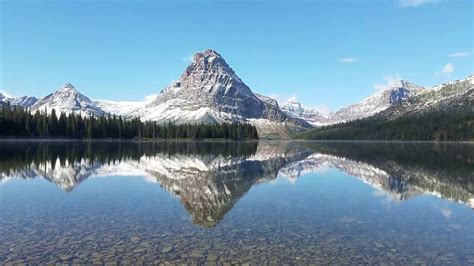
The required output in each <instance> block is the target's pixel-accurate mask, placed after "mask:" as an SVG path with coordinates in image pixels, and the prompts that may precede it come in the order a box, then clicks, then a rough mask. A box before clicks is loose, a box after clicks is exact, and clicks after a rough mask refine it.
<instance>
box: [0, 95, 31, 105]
mask: <svg viewBox="0 0 474 266" xmlns="http://www.w3.org/2000/svg"><path fill="white" fill-rule="evenodd" d="M37 101H38V98H36V97H32V96H20V97H14V96H11V95H9V94H7V93H4V92H0V106H2V105H3V104H6V103H9V104H10V105H13V106H15V105H16V106H21V107H23V108H30V107H31V106H33V105H34V104H35V103H36V102H37Z"/></svg>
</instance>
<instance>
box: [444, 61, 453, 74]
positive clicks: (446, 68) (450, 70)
mask: <svg viewBox="0 0 474 266" xmlns="http://www.w3.org/2000/svg"><path fill="white" fill-rule="evenodd" d="M441 72H442V73H444V74H449V73H453V72H454V65H453V64H452V63H448V64H446V65H445V66H444V67H443V69H442V70H441Z"/></svg>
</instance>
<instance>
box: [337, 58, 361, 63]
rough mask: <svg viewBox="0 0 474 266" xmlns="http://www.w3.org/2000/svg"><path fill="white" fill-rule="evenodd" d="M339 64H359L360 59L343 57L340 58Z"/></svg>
mask: <svg viewBox="0 0 474 266" xmlns="http://www.w3.org/2000/svg"><path fill="white" fill-rule="evenodd" d="M339 62H342V63H346V64H352V63H356V62H359V58H355V57H343V58H339Z"/></svg>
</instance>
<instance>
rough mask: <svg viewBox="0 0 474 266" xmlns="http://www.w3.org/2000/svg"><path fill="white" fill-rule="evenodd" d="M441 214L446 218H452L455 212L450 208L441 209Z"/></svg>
mask: <svg viewBox="0 0 474 266" xmlns="http://www.w3.org/2000/svg"><path fill="white" fill-rule="evenodd" d="M441 214H442V215H443V216H444V217H446V218H448V219H449V218H450V217H451V215H452V214H453V211H452V210H450V209H449V208H441Z"/></svg>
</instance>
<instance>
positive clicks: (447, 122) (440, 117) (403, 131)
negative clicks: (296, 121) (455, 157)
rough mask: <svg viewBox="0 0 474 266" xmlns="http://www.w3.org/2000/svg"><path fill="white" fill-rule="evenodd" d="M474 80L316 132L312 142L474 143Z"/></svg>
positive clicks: (307, 135)
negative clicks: (322, 140) (328, 140)
mask: <svg viewBox="0 0 474 266" xmlns="http://www.w3.org/2000/svg"><path fill="white" fill-rule="evenodd" d="M473 80H474V78H473V76H470V77H468V78H466V79H463V80H457V81H453V82H449V83H445V84H442V85H440V86H436V87H434V88H432V89H424V90H421V91H418V93H417V94H415V95H413V96H411V97H409V98H407V99H405V100H403V101H402V102H400V103H398V104H395V105H392V106H389V107H388V108H386V109H384V110H382V111H380V112H378V113H376V114H375V115H373V116H370V117H366V118H364V119H361V120H354V121H350V122H346V123H342V124H336V125H331V126H326V127H322V128H320V129H315V130H312V131H309V132H306V133H304V134H303V135H301V136H300V137H301V138H308V139H341V140H432V141H439V140H450V141H461V140H462V141H472V140H474V82H473Z"/></svg>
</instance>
